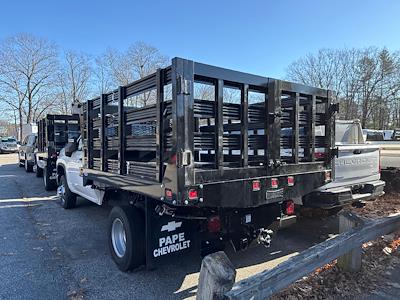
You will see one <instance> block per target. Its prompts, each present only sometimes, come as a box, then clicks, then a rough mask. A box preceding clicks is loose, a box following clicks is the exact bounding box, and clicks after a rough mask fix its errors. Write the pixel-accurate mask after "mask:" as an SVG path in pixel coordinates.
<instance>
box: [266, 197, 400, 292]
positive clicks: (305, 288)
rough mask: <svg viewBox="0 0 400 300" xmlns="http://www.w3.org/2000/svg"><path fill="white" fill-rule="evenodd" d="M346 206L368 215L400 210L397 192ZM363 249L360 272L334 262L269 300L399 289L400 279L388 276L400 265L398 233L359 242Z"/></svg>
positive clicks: (373, 215)
mask: <svg viewBox="0 0 400 300" xmlns="http://www.w3.org/2000/svg"><path fill="white" fill-rule="evenodd" d="M346 209H347V210H350V211H352V212H354V213H356V214H358V215H360V216H363V217H368V218H379V217H383V216H387V215H390V214H393V213H396V212H400V195H397V194H390V195H385V196H384V197H381V198H379V199H378V200H376V201H372V202H368V203H366V205H365V206H364V207H362V208H355V207H350V208H346ZM362 249H363V258H362V270H361V271H360V272H357V273H346V272H343V271H342V270H341V269H339V267H338V266H337V264H336V261H333V262H331V263H329V264H327V265H325V266H323V267H321V268H318V269H317V270H316V271H315V272H314V273H313V274H310V275H309V276H307V277H304V278H303V279H301V280H299V281H297V282H295V283H294V284H292V285H291V286H289V287H288V288H286V289H285V290H283V291H282V292H280V293H278V294H276V295H274V296H273V297H272V299H275V300H281V299H282V300H283V299H291V300H298V299H337V298H345V299H351V298H354V296H356V295H360V294H363V293H368V292H371V291H375V292H377V293H379V294H382V293H384V291H382V289H383V287H384V286H390V287H391V288H395V289H400V282H393V281H391V280H389V279H388V278H389V277H390V276H391V275H392V272H391V271H390V270H393V269H395V268H400V232H396V233H391V234H388V235H385V236H383V237H381V238H379V239H377V240H375V241H370V242H367V243H365V244H363V245H362Z"/></svg>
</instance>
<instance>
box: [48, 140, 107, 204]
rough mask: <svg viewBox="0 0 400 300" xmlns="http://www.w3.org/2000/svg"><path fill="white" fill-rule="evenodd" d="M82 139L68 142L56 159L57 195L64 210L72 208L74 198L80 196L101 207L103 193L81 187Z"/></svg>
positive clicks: (88, 187)
mask: <svg viewBox="0 0 400 300" xmlns="http://www.w3.org/2000/svg"><path fill="white" fill-rule="evenodd" d="M82 160H83V151H82V138H81V137H79V138H78V140H74V139H72V140H70V141H69V142H68V144H67V145H66V146H65V147H64V148H63V149H62V150H61V151H60V154H59V156H58V159H57V163H56V165H57V183H58V190H57V193H58V195H59V196H60V197H61V205H62V206H63V207H64V208H73V207H75V204H76V196H81V197H83V198H85V199H87V200H89V201H91V202H94V203H96V204H98V205H101V204H102V202H103V197H104V191H101V190H99V189H94V188H92V187H91V186H84V185H83V177H82V175H83V174H82V167H83V161H82Z"/></svg>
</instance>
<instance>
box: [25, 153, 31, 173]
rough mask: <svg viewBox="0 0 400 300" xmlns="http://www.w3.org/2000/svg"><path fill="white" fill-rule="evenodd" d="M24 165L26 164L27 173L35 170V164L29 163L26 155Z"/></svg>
mask: <svg viewBox="0 0 400 300" xmlns="http://www.w3.org/2000/svg"><path fill="white" fill-rule="evenodd" d="M24 166H25V172H26V173H31V172H33V166H32V165H30V164H28V160H27V159H26V157H25V161H24Z"/></svg>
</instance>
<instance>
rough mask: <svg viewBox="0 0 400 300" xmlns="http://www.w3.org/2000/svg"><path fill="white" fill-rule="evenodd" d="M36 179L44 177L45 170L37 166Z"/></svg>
mask: <svg viewBox="0 0 400 300" xmlns="http://www.w3.org/2000/svg"><path fill="white" fill-rule="evenodd" d="M36 177H38V178H39V177H43V169H42V168H39V166H38V165H36Z"/></svg>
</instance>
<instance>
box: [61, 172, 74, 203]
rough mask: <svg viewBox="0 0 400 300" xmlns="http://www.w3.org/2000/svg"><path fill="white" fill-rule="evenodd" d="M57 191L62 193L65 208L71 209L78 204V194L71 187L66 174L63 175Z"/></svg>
mask: <svg viewBox="0 0 400 300" xmlns="http://www.w3.org/2000/svg"><path fill="white" fill-rule="evenodd" d="M57 192H58V194H59V195H60V200H61V206H62V207H63V208H65V209H70V208H74V207H75V206H76V194H74V193H73V192H71V190H70V189H69V187H68V182H67V178H65V175H62V176H61V178H60V185H59V186H58V191H57Z"/></svg>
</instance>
